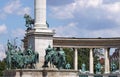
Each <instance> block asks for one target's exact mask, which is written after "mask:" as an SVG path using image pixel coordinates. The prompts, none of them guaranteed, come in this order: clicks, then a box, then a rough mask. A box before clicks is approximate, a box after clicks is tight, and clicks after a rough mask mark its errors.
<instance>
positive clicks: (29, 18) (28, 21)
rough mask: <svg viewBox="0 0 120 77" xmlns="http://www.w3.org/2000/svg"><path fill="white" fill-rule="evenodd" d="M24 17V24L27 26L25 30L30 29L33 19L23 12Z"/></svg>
mask: <svg viewBox="0 0 120 77" xmlns="http://www.w3.org/2000/svg"><path fill="white" fill-rule="evenodd" d="M24 18H25V20H26V24H25V26H26V27H27V30H31V29H32V25H33V24H34V19H32V18H31V16H30V15H28V14H25V15H24Z"/></svg>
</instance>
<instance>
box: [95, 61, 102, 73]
mask: <svg viewBox="0 0 120 77" xmlns="http://www.w3.org/2000/svg"><path fill="white" fill-rule="evenodd" d="M95 68H96V74H100V73H101V64H100V62H98V63H97V64H96V66H95Z"/></svg>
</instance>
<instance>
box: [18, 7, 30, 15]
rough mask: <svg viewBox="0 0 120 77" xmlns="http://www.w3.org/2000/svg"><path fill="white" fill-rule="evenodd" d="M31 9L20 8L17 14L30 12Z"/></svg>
mask: <svg viewBox="0 0 120 77" xmlns="http://www.w3.org/2000/svg"><path fill="white" fill-rule="evenodd" d="M30 11H31V9H30V8H29V7H25V8H22V9H21V10H20V11H18V13H17V14H18V15H24V14H30Z"/></svg>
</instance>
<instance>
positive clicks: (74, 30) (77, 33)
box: [53, 23, 120, 38]
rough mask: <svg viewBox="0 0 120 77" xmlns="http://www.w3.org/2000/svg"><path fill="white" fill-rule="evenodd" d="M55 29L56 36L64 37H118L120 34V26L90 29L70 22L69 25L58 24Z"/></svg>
mask: <svg viewBox="0 0 120 77" xmlns="http://www.w3.org/2000/svg"><path fill="white" fill-rule="evenodd" d="M53 29H55V32H56V35H55V36H62V37H85V38H89V37H90V38H91V37H95V38H96V37H118V36H120V30H119V29H120V27H117V28H113V29H101V30H92V31H91V30H88V29H81V28H78V27H77V24H76V23H69V24H68V25H64V26H58V27H56V28H53Z"/></svg>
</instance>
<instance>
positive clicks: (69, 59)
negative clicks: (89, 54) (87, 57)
mask: <svg viewBox="0 0 120 77" xmlns="http://www.w3.org/2000/svg"><path fill="white" fill-rule="evenodd" d="M63 50H64V51H65V54H66V63H70V65H71V69H73V68H74V63H73V62H74V50H73V49H71V48H64V49H63Z"/></svg>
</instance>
